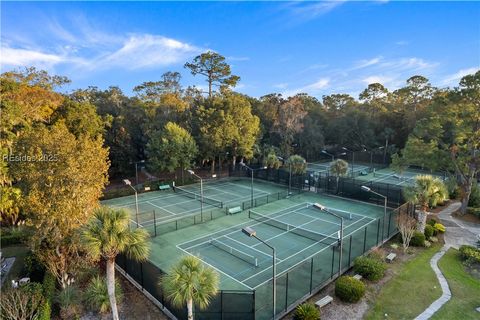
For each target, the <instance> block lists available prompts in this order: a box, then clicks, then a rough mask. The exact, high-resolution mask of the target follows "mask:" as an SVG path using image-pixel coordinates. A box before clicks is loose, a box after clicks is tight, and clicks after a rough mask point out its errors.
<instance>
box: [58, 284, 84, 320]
mask: <svg viewBox="0 0 480 320" xmlns="http://www.w3.org/2000/svg"><path fill="white" fill-rule="evenodd" d="M55 300H56V302H57V303H58V304H59V306H60V317H61V318H62V319H71V318H74V317H76V316H77V315H78V314H79V312H80V303H81V300H80V294H79V290H78V288H77V287H75V286H68V287H66V288H65V289H63V290H61V291H59V292H58V293H57V295H56V297H55Z"/></svg>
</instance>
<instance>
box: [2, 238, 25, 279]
mask: <svg viewBox="0 0 480 320" xmlns="http://www.w3.org/2000/svg"><path fill="white" fill-rule="evenodd" d="M27 253H28V248H27V247H25V246H20V245H19V246H11V247H3V248H2V257H4V258H8V257H15V262H14V263H13V266H12V267H11V268H10V271H9V272H8V275H7V278H6V279H5V281H4V282H3V285H9V284H8V283H10V282H11V280H12V279H18V278H19V277H20V276H22V271H23V259H24V258H25V256H26V255H27Z"/></svg>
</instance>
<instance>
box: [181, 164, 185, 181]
mask: <svg viewBox="0 0 480 320" xmlns="http://www.w3.org/2000/svg"><path fill="white" fill-rule="evenodd" d="M180 170H182V184H185V174H184V171H185V170H184V169H183V166H181V167H180Z"/></svg>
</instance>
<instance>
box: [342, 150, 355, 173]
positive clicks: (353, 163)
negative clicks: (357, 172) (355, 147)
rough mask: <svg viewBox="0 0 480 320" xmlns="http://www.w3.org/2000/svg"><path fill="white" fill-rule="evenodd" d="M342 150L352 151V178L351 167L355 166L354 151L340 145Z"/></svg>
mask: <svg viewBox="0 0 480 320" xmlns="http://www.w3.org/2000/svg"><path fill="white" fill-rule="evenodd" d="M342 150H345V151H347V152H351V153H352V178H353V167H354V166H355V151H352V150H350V149H347V148H345V147H342Z"/></svg>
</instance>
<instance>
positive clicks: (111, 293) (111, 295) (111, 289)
mask: <svg viewBox="0 0 480 320" xmlns="http://www.w3.org/2000/svg"><path fill="white" fill-rule="evenodd" d="M107 290H108V299H109V300H110V307H111V308H112V317H113V320H119V318H118V309H117V299H116V298H115V259H108V260H107Z"/></svg>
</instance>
